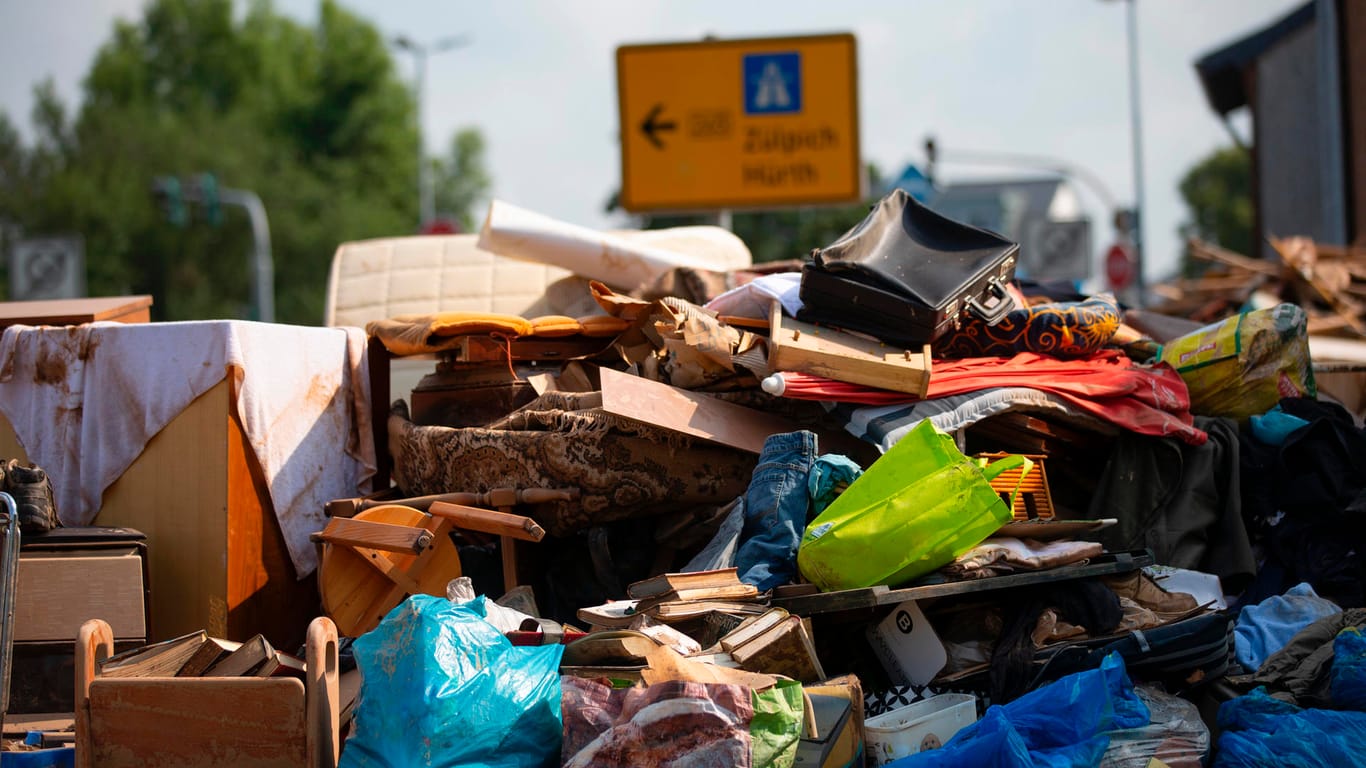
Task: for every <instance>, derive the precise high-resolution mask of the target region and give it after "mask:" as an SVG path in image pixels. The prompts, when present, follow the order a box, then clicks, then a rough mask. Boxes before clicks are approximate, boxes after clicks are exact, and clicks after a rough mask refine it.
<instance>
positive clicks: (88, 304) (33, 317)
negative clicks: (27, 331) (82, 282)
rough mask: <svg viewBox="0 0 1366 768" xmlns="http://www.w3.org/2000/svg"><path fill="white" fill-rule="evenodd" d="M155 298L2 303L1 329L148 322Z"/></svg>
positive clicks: (0, 313)
mask: <svg viewBox="0 0 1366 768" xmlns="http://www.w3.org/2000/svg"><path fill="white" fill-rule="evenodd" d="M151 306H152V297H151V296H146V295H142V296H102V297H95V298H80V299H45V300H41V301H5V302H0V328H5V327H8V326H11V325H80V324H81V323H89V322H94V321H96V320H110V321H114V322H119V323H145V322H147V321H149V320H150V319H151V309H150V307H151Z"/></svg>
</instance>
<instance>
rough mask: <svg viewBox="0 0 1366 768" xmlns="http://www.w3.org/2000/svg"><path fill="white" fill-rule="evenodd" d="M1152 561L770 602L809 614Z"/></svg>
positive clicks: (1105, 560)
mask: <svg viewBox="0 0 1366 768" xmlns="http://www.w3.org/2000/svg"><path fill="white" fill-rule="evenodd" d="M1152 564H1153V556H1152V553H1151V552H1149V551H1148V550H1135V551H1132V552H1111V553H1107V554H1104V555H1101V556H1100V557H1096V558H1092V559H1091V561H1090V562H1089V563H1088V564H1086V565H1065V566H1062V567H1059V568H1049V569H1048V570H1043V571H1029V572H1025V573H1014V574H1010V575H1007V576H992V577H990V578H985V579H970V580H968V581H952V582H944V583H942V584H926V585H924V586H917V587H903V588H901V589H891V588H889V587H885V586H878V587H867V588H864V589H842V590H838V591H835V592H821V593H819V594H815V595H801V596H798V597H790V598H784V599H779V598H774V600H773V605H775V606H777V607H780V608H785V609H787V612H788V613H791V614H795V615H801V616H811V615H815V614H822V613H838V612H840V611H850V610H859V609H866V608H876V607H877V606H880V605H896V604H899V603H904V602H905V601H907V600H927V599H929V598H932V597H946V596H949V595H965V594H970V593H973V592H988V591H991V590H996V589H1006V588H1008V587H1023V586H1028V585H1031V584H1046V583H1049V582H1054V581H1066V580H1068V579H1080V578H1085V577H1090V576H1105V575H1108V574H1111V573H1127V572H1128V571H1133V570H1137V569H1139V568H1143V567H1146V566H1149V565H1152Z"/></svg>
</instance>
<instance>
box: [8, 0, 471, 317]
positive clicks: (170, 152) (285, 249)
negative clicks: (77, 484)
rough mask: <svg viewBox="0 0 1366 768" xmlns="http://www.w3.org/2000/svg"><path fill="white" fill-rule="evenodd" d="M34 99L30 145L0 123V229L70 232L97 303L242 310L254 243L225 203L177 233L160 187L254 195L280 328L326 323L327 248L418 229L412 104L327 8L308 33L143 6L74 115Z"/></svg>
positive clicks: (161, 3) (385, 57) (256, 15)
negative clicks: (204, 185) (265, 225)
mask: <svg viewBox="0 0 1366 768" xmlns="http://www.w3.org/2000/svg"><path fill="white" fill-rule="evenodd" d="M35 95H36V96H37V98H36V104H35V107H34V113H33V115H32V117H31V120H32V123H33V128H34V130H33V137H34V138H33V141H32V145H31V146H28V147H24V146H22V144H21V142H20V141H19V139H18V136H17V133H16V132H15V130H14V126H13V124H12V123H11V122H10V121H9V120H8V119H7V118H6V117H5V116H4V115H3V114H0V232H8V236H9V237H13V236H14V234H15V232H16V231H22V232H23V233H25V234H26V235H30V236H39V235H44V234H64V233H79V234H81V235H82V236H83V237H84V239H85V244H86V260H87V272H88V274H87V282H88V285H89V289H90V292H91V294H92V295H111V294H123V293H151V294H152V295H153V296H154V300H155V303H154V305H153V310H154V316H155V317H157V318H158V319H170V320H176V319H195V318H223V317H228V318H231V317H246V316H248V311H247V306H246V304H247V302H248V300H249V296H250V274H251V270H250V267H249V265H250V254H251V239H250V227H249V225H248V222H247V219H246V216H245V215H244V214H243V213H242V212H241V211H240V210H236V209H231V208H228V209H225V210H224V215H223V221H222V223H221V225H220V226H217V227H215V226H210V225H209V223H207V222H205V221H204V220H203V219H202V216H198V215H196V216H193V217H192V218H191V221H190V224H189V225H188V226H187V227H185V228H183V229H178V228H176V227H174V226H172V225H171V224H169V223H168V222H167V221H166V218H165V217H164V216H163V215H162V212H161V211H160V210H159V209H158V207H157V205H156V202H155V201H154V199H153V196H152V194H151V189H152V184H153V181H154V179H156V178H157V177H161V176H179V177H188V176H191V175H194V174H199V173H212V174H214V175H215V176H216V177H217V179H218V183H219V184H220V185H221V186H224V187H232V188H239V189H249V190H253V191H255V192H256V193H257V194H258V195H259V196H260V197H261V199H262V201H263V202H264V204H265V208H266V211H267V214H268V216H269V219H270V229H271V240H272V251H273V254H274V261H275V303H276V307H277V315H276V317H277V320H279V321H282V322H292V323H306V324H313V323H317V322H319V321H320V319H321V316H322V305H323V300H324V291H325V284H326V279H327V272H328V266H329V264H330V261H331V257H332V254H333V252H334V251H335V249H336V246H337V245H338V244H339V243H341V242H344V241H347V240H353V239H359V238H365V237H377V236H390V235H401V234H407V233H411V232H412V230H413V222H414V221H415V220H416V218H417V200H416V193H415V191H414V190H415V183H414V179H415V177H416V170H417V169H416V164H415V163H416V160H415V157H414V155H415V149H416V141H417V131H416V123H415V117H414V108H413V101H412V97H411V94H410V93H409V91H408V89H407V88H406V86H405V85H404V84H403V82H402V81H401V80H400V79H399V77H398V75H397V73H396V71H395V69H394V66H393V62H392V60H391V58H390V54H389V51H388V49H387V48H386V46H385V42H384V40H383V38H382V36H381V35H380V33H379V31H378V30H377V29H376V28H375V27H374V26H373V25H372V24H370V23H369V22H367V21H365V20H363V19H361V18H359V17H357V16H355V15H353V14H351V13H349V12H348V11H346V10H344V9H343V8H341V7H340V6H339V5H338V4H337V3H335V2H333V0H323V2H322V4H321V7H320V13H319V18H318V22H317V25H316V26H315V27H308V26H305V25H302V24H300V23H298V22H296V21H294V20H292V19H289V18H288V17H285V16H283V15H280V14H278V13H276V12H275V11H274V9H273V8H272V6H271V5H270V4H269V2H267V1H266V0H257V1H256V2H254V3H253V4H252V5H251V6H250V7H249V9H248V10H247V12H246V14H245V15H244V16H241V17H240V18H238V17H235V15H234V12H233V3H232V1H231V0H154V1H153V2H151V3H149V4H148V5H147V6H146V8H145V9H144V12H143V15H142V18H141V19H140V20H138V21H137V22H135V23H128V22H119V23H116V24H115V27H114V29H113V32H112V34H111V36H110V38H109V39H108V41H107V42H106V43H105V44H104V46H103V47H102V48H101V49H100V51H99V53H98V54H97V55H96V57H95V60H94V62H93V64H92V65H91V68H90V71H89V73H88V74H87V76H86V78H85V81H84V84H83V96H84V98H83V102H82V104H81V106H80V108H79V110H78V111H77V112H76V114H75V115H74V116H72V115H68V114H67V111H66V109H65V107H64V106H63V105H62V104H61V103H60V101H59V100H58V99H57V98H56V96H55V94H54V92H53V90H52V88H51V86H50V84H40V85H39V86H38V87H37V88H36V89H35ZM476 136H477V134H476ZM481 142H482V140H481ZM480 147H481V148H482V143H480ZM481 163H482V160H481V159H478V158H476V159H475V160H474V161H473V162H470V163H467V165H473V166H475V167H480V168H481V167H482V166H481V165H480V164H481ZM484 179H485V180H484V182H483V183H484V185H485V187H486V185H487V180H486V176H485V177H484ZM481 193H482V188H480V189H478V190H474V191H471V192H469V193H467V194H466V198H471V197H478V195H479V194H481ZM190 210H191V211H192V213H194V214H200V213H202V211H199V210H197V209H196V208H194V207H193V206H192V207H191V208H190ZM6 220H7V222H6ZM6 223H7V224H8V226H4V225H5V224H6Z"/></svg>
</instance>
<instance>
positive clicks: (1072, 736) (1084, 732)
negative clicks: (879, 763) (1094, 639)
mask: <svg viewBox="0 0 1366 768" xmlns="http://www.w3.org/2000/svg"><path fill="white" fill-rule="evenodd" d="M1148 717H1149V716H1148V706H1147V705H1146V704H1144V703H1143V701H1142V699H1140V698H1138V694H1136V693H1135V692H1134V686H1133V683H1132V682H1131V681H1130V680H1129V675H1128V673H1127V672H1126V671H1125V669H1124V659H1123V657H1121V656H1120V655H1119V654H1118V653H1112V654H1110V655H1109V656H1106V657H1105V659H1104V660H1103V661H1102V662H1101V664H1100V667H1099V668H1097V669H1092V670H1088V671H1086V672H1078V673H1076V674H1074V675H1068V676H1066V677H1063V678H1061V679H1059V680H1056V681H1054V682H1053V683H1050V684H1048V685H1045V686H1043V687H1042V688H1038V689H1036V690H1034V691H1030V692H1029V693H1027V694H1025V695H1023V696H1021V697H1020V698H1018V699H1015V700H1014V701H1012V702H1010V703H1009V704H1003V705H999V706H994V707H991V708H990V709H988V710H987V713H986V715H985V716H984V717H983V718H982V719H981V720H979V721H977V722H976V723H973V724H972V725H969V726H968V727H966V728H964V729H963V730H961V731H959V732H958V733H956V734H955V735H954V737H953V738H952V739H949V741H948V743H947V744H945V745H944V746H943V747H940V748H939V749H934V750H930V751H927V752H921V753H919V754H915V755H911V756H909V757H903V758H901V759H900V760H896V761H894V762H892V763H890V764H889V768H927V767H928V766H934V767H935V768H940V767H941V766H942V767H943V768H949V766H964V767H965V768H966V767H968V766H973V767H975V766H987V767H989V768H1090V766H1094V765H1096V764H1098V763H1099V762H1100V758H1101V755H1103V754H1105V749H1106V748H1107V747H1108V746H1109V745H1110V737H1109V735H1108V734H1106V731H1113V730H1118V729H1121V728H1138V727H1141V726H1144V725H1147V724H1148Z"/></svg>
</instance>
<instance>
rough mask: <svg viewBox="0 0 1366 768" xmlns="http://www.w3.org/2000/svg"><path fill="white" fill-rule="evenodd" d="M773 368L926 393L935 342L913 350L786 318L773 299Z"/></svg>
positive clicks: (780, 307)
mask: <svg viewBox="0 0 1366 768" xmlns="http://www.w3.org/2000/svg"><path fill="white" fill-rule="evenodd" d="M769 325H770V326H771V328H772V333H771V334H770V336H769V347H770V350H769V358H768V362H769V365H770V367H772V368H773V370H775V371H797V372H799V373H809V374H812V375H815V376H824V377H825V378H827V379H834V380H836V381H844V382H848V383H850V384H862V385H864V386H868V387H878V388H879V389H890V390H892V391H893V392H907V393H910V394H912V395H915V396H916V397H924V396H925V394H926V392H928V391H929V387H930V365H931V363H930V345H928V344H926V345H925V346H924V347H923V348H922V349H921V350H918V351H911V350H907V349H902V348H899V347H895V346H892V345H889V344H886V343H883V342H881V341H878V340H877V339H873V338H866V337H863V336H857V335H855V334H852V333H845V332H843V331H839V330H836V329H834V328H825V327H822V326H818V325H811V324H810V323H803V322H800V321H797V320H793V319H792V318H788V317H783V310H782V305H781V304H779V303H778V302H774V303H773V314H772V316H771V317H770V320H769Z"/></svg>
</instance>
